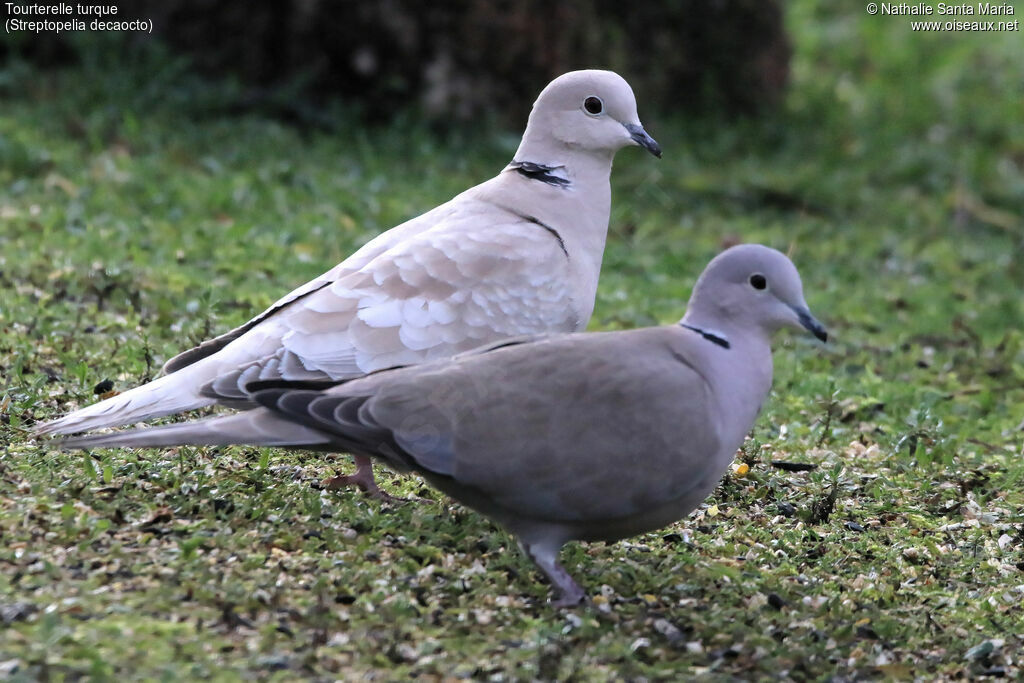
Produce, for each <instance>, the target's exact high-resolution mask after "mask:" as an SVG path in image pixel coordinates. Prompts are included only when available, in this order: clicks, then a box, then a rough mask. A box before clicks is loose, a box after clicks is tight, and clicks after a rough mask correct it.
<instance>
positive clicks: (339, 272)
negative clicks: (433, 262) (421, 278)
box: [163, 188, 474, 374]
mask: <svg viewBox="0 0 1024 683" xmlns="http://www.w3.org/2000/svg"><path fill="white" fill-rule="evenodd" d="M472 189H474V188H471V190H467V191H466V192H471V191H472ZM465 194H466V193H463V195H465ZM460 197H462V195H460V196H457V197H455V198H454V199H452V200H451V201H449V202H446V203H444V204H442V205H440V206H438V207H436V208H434V209H432V210H430V211H428V212H426V213H424V214H421V215H419V216H417V217H415V218H412V219H410V220H408V221H406V222H404V223H402V224H400V225H396V226H395V227H393V228H391V229H390V230H388V231H386V232H383V233H381V234H380V235H377V236H376V237H375V238H373V239H372V240H370V241H369V242H367V243H366V244H364V245H363V246H362V247H361V248H360V249H359V250H357V251H356V252H355V253H353V254H352V255H351V256H349V257H348V258H347V259H345V260H344V261H342V262H341V263H339V264H338V265H336V266H334V267H333V268H331V269H330V270H328V271H327V272H326V273H324V274H323V275H320V276H319V277H316V278H314V279H312V280H310V281H309V282H307V283H305V284H304V285H302V286H300V287H297V288H295V289H294V290H292V291H291V292H289V293H288V294H285V295H284V296H283V297H281V298H280V299H278V300H277V301H275V302H274V303H273V304H271V305H270V307H268V308H267V309H266V310H265V311H263V312H262V313H260V314H259V315H257V316H255V317H254V318H252V319H250V320H249V321H248V322H246V323H244V324H242V325H239V326H238V327H236V328H235V329H233V330H231V331H230V332H225V333H224V334H222V335H220V336H218V337H214V338H213V339H210V340H207V341H205V342H203V343H202V344H199V345H198V346H195V347H193V348H191V349H188V350H186V351H182V352H181V353H179V354H178V355H176V356H174V357H173V358H171V359H170V360H169V361H167V363H165V364H164V366H163V372H164V373H165V374H170V373H172V372H177V371H178V370H181V369H182V368H184V367H187V366H189V365H191V364H193V363H195V362H197V361H200V360H202V359H204V358H207V357H208V356H212V355H213V354H215V353H217V352H218V351H220V350H221V349H223V348H224V347H225V346H227V345H228V344H230V343H231V342H233V341H234V340H236V339H238V338H239V337H241V336H242V335H244V334H245V333H246V332H248V331H249V330H251V329H252V328H254V327H255V326H256V325H258V324H260V323H262V322H264V321H266V320H267V319H269V318H270V317H271V316H273V315H275V314H277V313H280V312H281V311H282V310H283V309H285V308H287V307H288V306H289V305H291V304H293V303H295V302H296V301H298V300H300V299H302V298H304V297H306V296H308V295H309V294H311V293H313V292H315V291H317V290H319V289H321V288H323V287H326V286H327V285H330V284H331V283H333V282H336V281H337V280H340V279H342V278H344V277H345V276H346V275H349V274H351V273H355V272H358V271H359V269H360V268H362V267H363V266H364V265H366V263H367V262H369V261H370V260H372V259H373V258H375V257H377V256H378V255H380V254H381V253H383V252H385V251H387V250H388V249H389V248H391V247H392V246H394V245H395V244H397V243H398V242H400V241H402V240H403V239H405V238H406V237H409V236H411V235H415V234H416V233H418V232H421V231H423V230H426V229H429V228H430V227H431V226H433V225H435V224H436V223H438V222H439V221H442V220H444V218H445V216H447V215H449V214H451V213H454V212H456V211H457V210H458V203H459V200H460Z"/></svg>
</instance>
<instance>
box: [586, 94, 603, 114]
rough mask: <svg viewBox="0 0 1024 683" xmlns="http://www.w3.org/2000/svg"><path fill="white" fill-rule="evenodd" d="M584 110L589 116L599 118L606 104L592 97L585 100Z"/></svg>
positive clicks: (598, 98)
mask: <svg viewBox="0 0 1024 683" xmlns="http://www.w3.org/2000/svg"><path fill="white" fill-rule="evenodd" d="M583 108H584V109H585V110H586V112H587V113H588V114H593V115H594V116H597V115H598V114H600V113H601V112H603V111H604V102H602V101H601V98H600V97H597V96H595V95H591V96H590V97H588V98H587V99H585V100H583Z"/></svg>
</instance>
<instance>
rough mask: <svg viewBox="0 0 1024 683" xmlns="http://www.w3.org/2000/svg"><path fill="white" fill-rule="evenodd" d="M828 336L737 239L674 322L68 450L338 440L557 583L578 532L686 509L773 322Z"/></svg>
mask: <svg viewBox="0 0 1024 683" xmlns="http://www.w3.org/2000/svg"><path fill="white" fill-rule="evenodd" d="M784 327H791V328H806V329H807V330H809V331H810V332H811V333H812V334H814V335H815V336H816V337H818V338H819V339H821V340H822V341H825V339H826V333H825V330H824V328H823V327H822V325H821V323H819V322H818V321H817V320H815V319H814V317H813V316H812V315H811V313H810V311H809V310H808V308H807V304H806V303H805V302H804V295H803V290H802V286H801V283H800V276H799V275H798V274H797V271H796V268H795V267H794V266H793V264H792V263H791V262H790V260H789V259H788V258H786V256H785V255H783V254H782V253H780V252H778V251H775V250H774V249H769V248H768V247H763V246H760V245H742V246H738V247H733V248H732V249H729V250H728V251H725V252H723V253H722V254H720V255H719V256H718V257H716V258H715V259H714V260H713V261H712V262H711V263H710V265H708V267H707V269H706V270H705V271H704V273H703V274H702V275H701V277H700V279H699V280H698V282H697V284H696V286H695V288H694V291H693V295H692V296H691V298H690V303H689V306H688V308H687V311H686V316H685V317H684V318H683V319H682V321H681V322H680V323H679V324H678V325H671V326H665V327H649V328H643V329H638V330H631V331H625V332H603V333H577V334H563V335H552V336H549V337H545V338H541V339H535V340H510V341H505V342H499V343H497V344H492V345H490V346H489V347H486V348H483V349H479V350H475V351H471V352H469V353H466V354H462V355H460V356H458V357H456V358H454V359H447V360H441V361H436V362H432V363H427V364H423V365H418V366H412V367H408V368H400V369H395V370H387V371H383V372H380V373H376V374H373V375H370V376H367V377H363V378H360V379H355V380H351V381H348V382H344V383H341V384H338V385H336V386H333V387H330V388H326V389H319V390H318V389H314V388H311V387H310V385H309V384H308V383H302V382H298V383H295V382H287V381H270V382H256V383H254V384H250V385H249V386H248V389H247V390H248V391H249V392H250V396H251V398H252V400H254V401H256V402H257V403H259V404H260V405H261V406H263V407H262V408H259V409H256V410H251V411H249V412H245V413H238V414H236V415H231V416H226V417H220V418H212V419H208V420H203V421H198V422H191V423H184V424H176V425H170V426H165V427H157V428H153V429H148V430H147V429H143V430H137V431H129V432H122V433H119V434H103V435H96V436H91V437H83V438H77V439H70V440H68V441H66V442H64V444H63V446H64V447H67V448H92V447H98V446H171V445H178V444H193V445H199V444H218V445H225V444H251V445H263V446H285V447H293V448H313V449H323V450H327V451H334V450H345V451H349V452H352V453H359V454H362V455H365V456H370V457H373V458H378V459H381V460H383V461H384V462H386V463H387V464H389V465H390V466H392V467H393V468H395V469H398V470H401V471H408V470H412V471H415V472H418V473H419V474H420V475H422V476H423V478H425V479H426V480H427V481H428V482H430V483H431V484H433V485H434V486H435V487H437V488H438V489H440V490H441V491H443V492H445V493H447V494H448V495H450V496H451V497H452V498H454V499H456V500H458V501H460V502H462V503H464V504H465V505H467V506H469V507H471V508H474V509H476V510H478V511H479V512H481V513H483V514H484V515H486V516H488V517H490V518H491V519H492V520H494V521H495V522H497V523H499V524H501V525H502V526H504V527H505V528H507V529H508V530H509V531H510V532H512V533H513V534H514V535H515V536H516V537H517V538H518V539H519V543H520V546H521V547H522V548H523V550H524V551H525V553H526V554H527V555H528V556H529V557H530V559H532V560H533V561H534V563H536V565H537V566H538V567H539V568H540V569H541V571H542V572H544V574H545V575H547V577H548V578H549V579H550V581H551V583H552V584H553V585H554V587H555V589H556V591H557V593H558V595H557V600H556V604H557V605H562V606H565V605H574V604H577V603H579V602H580V601H581V600H582V599H583V598H584V595H585V594H584V591H583V589H582V588H581V587H580V586H579V585H578V584H577V583H576V582H575V581H574V580H573V579H572V577H570V576H569V574H568V573H567V572H566V571H565V569H563V568H562V566H561V565H560V564H559V563H558V554H559V551H560V549H561V548H562V546H563V545H564V544H565V543H566V542H568V541H571V540H584V541H592V540H604V541H614V540H618V539H621V538H625V537H628V536H633V535H635V534H639V533H642V532H645V531H650V530H653V529H657V528H659V527H662V526H664V525H666V524H669V523H671V522H674V521H676V520H678V519H680V518H681V517H682V516H684V515H686V514H688V513H689V512H690V511H692V510H693V509H694V508H695V507H696V506H697V505H698V504H699V503H700V502H701V501H702V500H704V498H705V497H707V495H708V494H709V493H711V491H712V490H713V489H714V487H715V485H716V483H717V482H718V480H719V478H720V477H721V476H722V474H723V473H724V472H725V471H726V469H727V468H728V465H729V463H730V462H731V461H732V459H733V456H734V454H735V453H736V449H737V448H739V446H740V445H741V444H742V442H743V439H744V437H745V435H746V434H747V433H748V432H749V431H750V429H751V427H752V426H753V424H754V420H755V419H756V417H757V414H758V412H759V411H760V409H761V404H762V403H763V402H764V400H765V398H766V397H767V396H768V392H769V389H770V388H771V382H772V356H771V339H772V334H773V333H774V332H775V331H777V330H778V329H780V328H784Z"/></svg>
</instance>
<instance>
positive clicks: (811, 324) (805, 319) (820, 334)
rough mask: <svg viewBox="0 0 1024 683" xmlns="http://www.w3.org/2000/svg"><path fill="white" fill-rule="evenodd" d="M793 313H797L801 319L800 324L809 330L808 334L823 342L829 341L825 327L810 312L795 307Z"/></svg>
mask: <svg viewBox="0 0 1024 683" xmlns="http://www.w3.org/2000/svg"><path fill="white" fill-rule="evenodd" d="M793 312H794V313H796V317H797V318H799V319H800V324H801V325H803V326H804V327H805V328H807V331H808V332H810V333H811V334H813V335H814V336H815V337H817V338H818V339H820V340H821V341H823V342H827V341H828V332H827V331H826V330H825V326H824V325H822V324H821V323H820V322H818V320H817V318H815V317H814V316H813V315H811V312H810V311H808V310H807V309H806V308H796V307H794V308H793Z"/></svg>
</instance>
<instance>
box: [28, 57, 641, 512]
mask: <svg viewBox="0 0 1024 683" xmlns="http://www.w3.org/2000/svg"><path fill="white" fill-rule="evenodd" d="M626 145H639V146H641V147H644V148H645V149H647V150H648V151H649V152H651V153H652V154H654V155H655V156H659V157H660V156H661V149H660V148H659V146H658V144H657V142H655V141H654V139H652V138H651V137H650V136H649V135H648V134H647V133H646V131H645V130H644V128H643V126H642V125H641V124H640V120H639V118H638V116H637V111H636V100H635V99H634V96H633V91H632V89H631V88H630V87H629V84H628V83H626V81H625V80H623V79H622V78H621V77H620V76H619V75H617V74H615V73H612V72H610V71H594V70H590V71H574V72H571V73H567V74H564V75H562V76H560V77H558V78H556V79H555V80H553V81H552V82H551V83H550V84H549V85H548V86H547V87H546V88H545V89H544V90H543V92H541V94H540V96H539V97H538V98H537V101H536V102H535V103H534V105H533V109H532V111H531V113H530V117H529V121H528V123H527V126H526V131H525V133H524V134H523V138H522V142H521V144H520V145H519V149H518V151H517V152H516V154H515V156H514V157H513V160H512V162H511V163H509V164H508V165H507V166H506V167H505V168H504V169H503V170H502V172H501V173H499V174H498V176H496V177H495V178H492V179H491V180H488V181H487V182H485V183H482V184H481V185H477V186H476V187H473V188H471V189H469V190H466V191H465V192H463V193H462V194H460V195H458V196H456V197H455V198H454V199H452V200H451V201H449V202H447V203H446V204H442V205H441V206H438V207H437V208H435V209H433V210H431V211H428V212H427V213H425V214H423V215H421V216H419V217H417V218H414V219H412V220H410V221H408V222H406V223H403V224H401V225H399V226H397V227H395V228H392V229H391V230H388V231H387V232H385V233H383V234H381V235H379V236H378V237H376V238H375V239H373V240H371V241H370V242H369V243H367V244H366V245H365V246H363V247H362V248H361V249H359V250H358V251H356V252H355V253H354V254H352V256H350V257H349V258H347V259H346V260H345V261H344V262H342V263H340V264H339V265H337V266H335V267H334V268H332V269H331V270H329V271H328V272H326V273H324V274H323V275H321V276H320V277H318V278H316V279H315V280H313V281H311V282H308V283H307V284H305V285H303V286H301V287H299V288H298V289H296V290H294V291H293V292H291V293H289V294H288V295H286V296H284V297H283V298H281V299H280V300H278V301H277V302H276V303H275V304H274V305H272V306H271V307H270V308H268V309H267V310H266V311H264V312H263V313H261V314H259V315H258V316H256V317H255V318H253V319H252V320H250V321H249V322H247V323H245V324H244V325H242V326H241V327H238V328H237V329H234V330H232V331H230V332H228V333H226V334H223V335H221V336H219V337H217V338H215V339H212V340H210V341H207V342H204V343H203V344H200V345H199V346H197V347H195V348H193V349H190V350H188V351H185V352H183V353H181V354H179V355H178V356H175V357H174V358H172V359H171V360H170V361H169V362H168V363H167V364H166V365H165V366H164V368H163V373H164V374H163V376H162V377H159V378H158V379H156V380H155V381H152V382H150V383H148V384H145V385H143V386H140V387H137V388H135V389H132V390H130V391H126V392H124V393H122V394H120V395H118V396H115V397H112V398H109V399H107V400H105V401H101V402H99V403H96V404H94V405H91V406H88V407H85V408H82V409H80V410H76V411H75V412H72V413H70V414H69V415H66V416H64V417H62V418H60V419H57V420H54V421H52V422H48V423H46V424H43V425H41V426H40V427H39V428H38V430H37V433H39V434H71V433H77V432H83V431H90V430H95V429H100V428H104V427H113V426H117V425H125V424H131V423H136V422H140V421H144V420H149V419H151V418H156V417H160V416H164V415H169V414H173V413H179V412H183V411H188V410H194V409H197V408H202V407H204V406H208V405H212V404H215V403H218V404H222V405H228V406H231V407H233V408H238V409H249V408H253V407H255V406H256V405H257V404H256V403H255V402H254V401H253V400H252V397H251V396H250V395H249V393H248V392H247V391H246V389H245V386H246V385H247V384H248V383H251V382H255V381H271V380H289V381H320V382H323V381H328V382H336V381H338V380H344V379H351V378H353V377H359V376H361V375H364V374H366V373H370V372H374V371H376V370H379V369H381V368H387V367H392V366H396V365H408V364H413V363H421V362H425V361H430V360H434V359H438V358H445V357H450V356H453V355H455V354H457V353H460V352H463V351H466V350H468V349H471V348H474V347H477V346H480V345H481V344H485V343H488V342H492V341H496V340H499V339H503V338H506V337H510V336H515V335H523V334H537V333H552V332H574V331H579V330H582V329H584V328H585V327H586V325H587V322H588V321H589V319H590V315H591V313H592V311H593V308H594V297H595V293H596V290H597V280H598V275H599V272H600V269H601V259H602V256H603V253H604V245H605V238H606V235H607V231H608V218H609V210H610V205H611V187H610V183H609V178H610V174H611V168H612V158H613V156H614V155H615V152H616V151H617V150H619V149H620V148H622V147H624V146H626ZM356 461H357V465H358V469H357V472H356V474H355V475H353V476H351V477H338V478H335V480H334V482H333V483H334V484H335V485H338V484H341V483H355V484H359V485H360V487H361V488H363V489H364V490H368V491H370V492H373V493H376V494H377V495H382V494H381V493H380V491H379V489H378V488H377V486H376V483H375V482H374V479H373V470H372V468H371V465H370V461H369V460H368V459H365V458H362V457H360V456H357V457H356Z"/></svg>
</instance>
